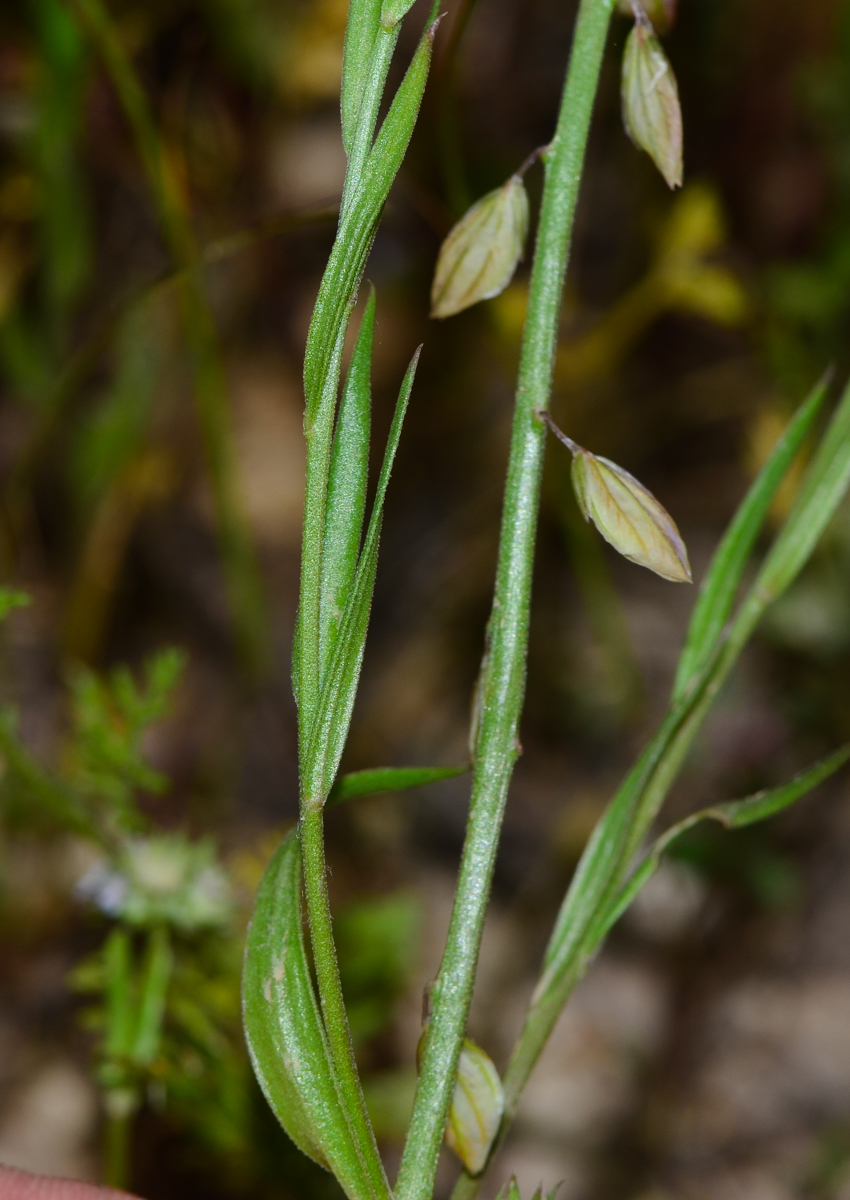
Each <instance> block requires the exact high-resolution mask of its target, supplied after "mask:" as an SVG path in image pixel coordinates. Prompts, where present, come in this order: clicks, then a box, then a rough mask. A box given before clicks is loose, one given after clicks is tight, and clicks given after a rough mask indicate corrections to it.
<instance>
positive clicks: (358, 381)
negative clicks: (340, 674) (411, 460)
mask: <svg viewBox="0 0 850 1200" xmlns="http://www.w3.org/2000/svg"><path fill="white" fill-rule="evenodd" d="M374 332H375V293H374V291H373V292H372V294H371V296H370V297H369V301H368V303H367V305H366V312H365V313H364V315H363V321H362V324H361V326H360V334H359V337H358V338H357V345H356V346H355V349H354V355H353V357H352V360H351V366H350V367H349V369H348V378H347V379H346V381H345V387H344V388H343V392H342V399H341V401H340V406H339V416H338V418H337V427H336V433H335V435H334V441H333V450H332V452H331V465H330V474H329V476H328V499H327V507H326V511H325V541H324V548H323V552H322V596H321V606H320V610H319V659H320V663H321V666H322V668H323V669H324V668H325V667H326V666H327V663H328V661H329V658H330V655H331V653H332V651H333V646H334V642H335V641H336V635H337V631H338V629H339V623H340V620H341V619H342V614H343V611H344V609H345V603H346V600H347V599H348V593H349V590H350V588H351V584H352V582H353V580H354V572H355V570H356V569H357V557H358V552H359V550H360V536H361V534H362V531H363V513H364V511H365V508H366V483H367V476H368V472H369V418H370V408H371V368H372V340H373V337H374Z"/></svg>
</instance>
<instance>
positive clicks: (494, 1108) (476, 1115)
mask: <svg viewBox="0 0 850 1200" xmlns="http://www.w3.org/2000/svg"><path fill="white" fill-rule="evenodd" d="M504 1108H505V1096H504V1092H503V1090H502V1081H501V1079H500V1078H499V1073H498V1071H497V1070H496V1068H495V1067H494V1066H493V1063H492V1060H491V1059H490V1057H489V1056H488V1055H487V1054H485V1053H484V1051H483V1050H482V1049H481V1047H480V1046H476V1044H475V1042H473V1041H471V1039H470V1038H464V1040H463V1046H462V1048H461V1052H460V1059H459V1060H458V1065H457V1082H456V1083H455V1090H454V1095H453V1096H452V1104H451V1108H450V1109H449V1120H448V1124H447V1125H446V1142H447V1143H448V1145H449V1146H451V1148H452V1150H454V1152H455V1154H457V1156H458V1158H459V1159H460V1160H461V1162H462V1163H463V1165H464V1167H465V1168H466V1170H467V1172H468V1173H469V1174H470V1175H478V1174H479V1173H480V1172H481V1171H483V1170H484V1166H485V1164H486V1162H487V1156H488V1154H489V1153H490V1147H491V1146H492V1144H493V1139H494V1138H495V1136H496V1134H497V1133H498V1132H499V1125H500V1124H501V1121H502V1114H503V1112H504Z"/></svg>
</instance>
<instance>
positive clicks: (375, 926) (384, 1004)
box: [334, 891, 423, 1044]
mask: <svg viewBox="0 0 850 1200" xmlns="http://www.w3.org/2000/svg"><path fill="white" fill-rule="evenodd" d="M422 915H423V914H422V904H421V902H420V901H419V900H418V898H417V897H416V896H415V895H413V894H412V893H410V892H406V891H402V892H395V893H391V894H390V895H388V896H372V897H367V898H366V899H362V900H355V901H354V902H353V903H351V904H349V905H347V906H346V907H345V908H344V909H343V910H342V911H341V912H340V913H339V914H338V915H337V916H336V917H335V918H334V940H335V941H336V947H337V957H338V960H339V973H340V979H341V981H342V990H343V994H344V996H345V1009H346V1013H347V1014H348V1022H349V1027H350V1029H351V1037H352V1040H353V1041H354V1043H355V1044H357V1043H359V1042H363V1041H366V1040H368V1039H369V1038H373V1037H376V1036H377V1035H378V1034H380V1033H381V1032H382V1031H383V1030H384V1029H386V1027H387V1025H388V1024H389V1023H390V1022H391V1020H392V1017H393V1012H394V1008H395V1003H396V1001H397V1000H398V998H399V996H401V995H402V993H403V992H404V991H405V990H406V988H407V987H408V985H409V984H410V982H411V974H412V971H413V969H414V967H415V965H416V958H417V954H418V950H419V933H420V930H421V927H422Z"/></svg>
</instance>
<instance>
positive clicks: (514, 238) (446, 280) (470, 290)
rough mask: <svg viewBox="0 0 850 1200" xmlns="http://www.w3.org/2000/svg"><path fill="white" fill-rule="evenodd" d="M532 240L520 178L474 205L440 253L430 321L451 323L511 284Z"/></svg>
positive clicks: (512, 178)
mask: <svg viewBox="0 0 850 1200" xmlns="http://www.w3.org/2000/svg"><path fill="white" fill-rule="evenodd" d="M527 234H528V194H527V192H526V190H525V185H524V184H523V182H522V179H520V177H519V176H518V175H512V176H511V178H510V179H509V180H508V182H507V183H506V184H505V185H504V186H503V187H500V188H496V190H495V191H494V192H488V193H487V195H486V196H482V198H481V199H480V200H479V201H478V202H477V203H476V204H473V206H472V208H470V209H469V211H468V212H467V213H465V215H464V216H462V217H461V219H460V220H459V221H458V223H457V225H455V227H454V228H453V229H452V231H451V232H450V233H449V235H448V237H447V238H446V240H445V241H444V242H443V244H442V246H441V247H440V254H439V257H438V259H437V269H436V271H435V272H434V283H433V286H432V288H431V316H432V317H451V316H453V315H454V314H455V313H459V312H462V311H463V309H465V308H470V307H471V306H472V305H473V304H477V303H478V301H479V300H489V299H491V298H492V297H493V296H498V294H499V292H501V291H503V290H504V288H506V287H507V285H508V284H509V283H510V281H511V279H512V278H513V274H514V271H515V270H516V268H517V263H518V262H519V260H520V259H521V258H522V252H523V248H524V246H525V239H526V236H527Z"/></svg>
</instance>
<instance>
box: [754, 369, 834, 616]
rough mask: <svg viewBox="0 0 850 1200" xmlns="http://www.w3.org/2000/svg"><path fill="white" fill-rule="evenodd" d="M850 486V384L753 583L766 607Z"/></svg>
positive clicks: (808, 551)
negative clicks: (786, 517)
mask: <svg viewBox="0 0 850 1200" xmlns="http://www.w3.org/2000/svg"><path fill="white" fill-rule="evenodd" d="M848 484H850V385H848V386H847V387H846V388H845V390H844V394H843V396H842V397H841V400H840V401H839V404H838V407H837V408H836V410H835V414H834V415H833V418H832V420H831V422H830V424H829V426H828V428H827V430H826V433H825V434H824V437H823V439H822V441H821V443H820V445H819V446H818V449H817V451H816V453H815V455H814V457H813V458H812V461H811V464H810V466H809V469H808V471H807V472H806V475H805V478H804V479H803V482H802V484H801V485H800V490H799V492H798V494H797V497H796V499H795V501H794V504H793V506H792V508H791V512H790V513H789V515H788V519H787V520H786V521H785V524H784V525H783V526H782V529H781V530H780V532H779V534H778V536H777V538H776V541H775V542H774V544H773V546H772V547H771V550H770V552H769V554H768V556H767V558H766V560H765V562H764V565H763V566H762V568H761V570H760V571H759V574H758V578H757V579H756V583H755V585H754V587H753V592H754V594H755V595H756V596H757V597H758V598H759V599H760V600H762V603H763V607H764V606H766V605H767V604H769V603H770V602H771V601H772V600H775V599H777V597H779V596H780V595H781V594H782V592H784V591H785V590H786V588H788V587H789V586H790V584H791V583H792V582H793V581H794V579H795V578H796V577H797V575H798V574H799V572H800V571H801V570H802V568H803V566H804V565H805V563H806V561H807V559H808V558H809V556H810V555H811V553H812V551H813V550H814V548H815V546H816V545H817V543H818V541H819V540H820V537H821V535H822V534H823V532H824V530H825V529H826V526H827V525H828V524H829V522H830V521H831V519H832V517H833V516H834V514H835V510H836V509H837V508H838V505H839V504H840V503H841V500H842V499H843V497H844V493H845V492H846V490H847V486H848Z"/></svg>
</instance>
